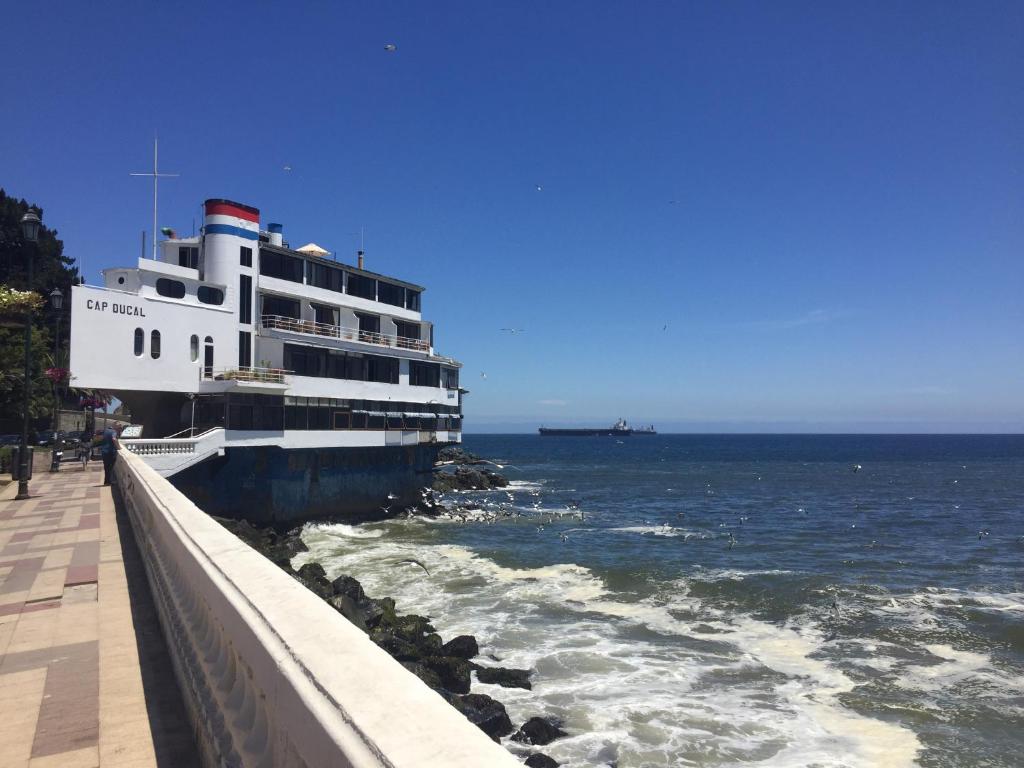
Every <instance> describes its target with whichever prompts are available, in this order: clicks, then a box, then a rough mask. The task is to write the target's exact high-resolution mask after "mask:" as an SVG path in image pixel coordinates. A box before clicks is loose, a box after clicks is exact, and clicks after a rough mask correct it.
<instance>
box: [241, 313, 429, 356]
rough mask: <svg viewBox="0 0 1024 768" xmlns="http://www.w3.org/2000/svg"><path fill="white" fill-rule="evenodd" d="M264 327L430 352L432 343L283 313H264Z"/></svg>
mask: <svg viewBox="0 0 1024 768" xmlns="http://www.w3.org/2000/svg"><path fill="white" fill-rule="evenodd" d="M261 321H262V323H263V327H264V328H272V329H275V330H278V331H288V332H289V333H304V334H307V335H310V336H327V337H328V338H332V339H342V340H344V341H360V342H363V343H364V344H376V345H377V346H381V347H397V348H398V349H415V350H418V351H420V352H429V351H430V343H429V342H426V341H423V340H421V339H407V338H405V337H404V336H388V335H386V334H383V333H375V332H373V331H361V330H359V329H358V328H345V327H343V326H340V325H331V324H329V323H318V322H315V321H313V320H296V319H295V318H293V317H284V316H282V315H263V316H262V318H261Z"/></svg>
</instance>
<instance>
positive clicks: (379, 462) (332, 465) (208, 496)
mask: <svg viewBox="0 0 1024 768" xmlns="http://www.w3.org/2000/svg"><path fill="white" fill-rule="evenodd" d="M442 447H443V446H442V445H437V444H433V445H410V446H388V447H376V448H296V449H289V450H285V449H283V448H278V447H275V446H261V447H251V448H226V449H225V452H224V455H223V456H215V457H213V458H211V459H208V460H206V461H204V462H202V463H200V464H197V465H195V466H193V467H189V468H188V469H186V470H184V471H183V472H180V473H178V474H177V475H174V476H173V477H171V478H169V479H170V481H171V483H172V484H173V485H174V486H175V487H176V488H178V490H180V491H181V492H182V493H184V494H185V495H186V496H188V498H189V499H191V500H192V501H193V502H194V503H195V504H196V506H198V507H199V508H200V509H202V510H203V511H205V512H208V513H209V514H211V515H217V516H219V517H231V518H235V519H240V520H248V521H249V522H251V523H254V524H256V525H275V526H279V527H286V526H291V525H298V524H300V523H304V522H307V521H309V520H323V519H350V520H353V521H358V520H370V519H380V518H384V517H389V516H391V514H393V511H394V510H397V509H400V508H402V507H407V506H412V505H413V504H415V503H416V502H418V501H420V499H421V492H422V490H423V489H424V488H429V487H430V484H431V481H432V479H433V477H432V476H433V473H432V471H431V470H432V467H433V465H434V462H435V461H436V460H437V452H438V451H439V450H440V449H441V448H442ZM389 496H395V497H397V498H388V497H389ZM388 507H393V508H394V510H390V511H389V510H387V509H386V508H388Z"/></svg>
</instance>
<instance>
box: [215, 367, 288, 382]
mask: <svg viewBox="0 0 1024 768" xmlns="http://www.w3.org/2000/svg"><path fill="white" fill-rule="evenodd" d="M289 373H292V371H286V370H284V369H282V368H252V367H248V368H246V367H244V366H236V367H234V368H211V367H207V366H203V367H202V368H200V369H199V377H200V378H201V379H203V380H204V381H244V382H256V383H262V384H287V383H288V382H287V381H285V376H287V375H288V374H289Z"/></svg>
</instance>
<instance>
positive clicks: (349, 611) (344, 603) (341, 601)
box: [327, 595, 366, 632]
mask: <svg viewBox="0 0 1024 768" xmlns="http://www.w3.org/2000/svg"><path fill="white" fill-rule="evenodd" d="M327 602H328V603H330V604H331V606H332V607H333V608H334V610H336V611H337V612H338V613H340V614H341V615H342V616H344V617H345V618H346V619H348V620H349V622H351V623H352V624H353V625H354V626H356V627H358V628H359V629H361V630H363V632H366V617H365V616H364V615H363V612H362V611H361V610H360V608H359V606H358V605H357V604H356V601H355V600H353V599H352V598H351V597H349V596H348V595H334V596H332V597H329V598H327Z"/></svg>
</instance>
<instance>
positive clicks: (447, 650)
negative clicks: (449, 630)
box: [441, 635, 480, 659]
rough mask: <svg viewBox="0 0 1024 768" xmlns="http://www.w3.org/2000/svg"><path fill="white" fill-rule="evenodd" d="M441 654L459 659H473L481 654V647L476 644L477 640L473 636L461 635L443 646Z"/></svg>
mask: <svg viewBox="0 0 1024 768" xmlns="http://www.w3.org/2000/svg"><path fill="white" fill-rule="evenodd" d="M441 653H442V654H443V655H445V656H455V657H457V658H459V659H472V658H473V657H474V656H477V655H478V654H479V653H480V647H479V646H478V645H477V644H476V638H475V637H473V636H472V635H459V636H458V637H453V638H452V639H451V640H449V641H448V642H447V643H445V644H444V645H442V646H441Z"/></svg>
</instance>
